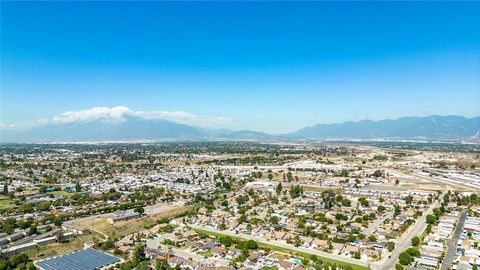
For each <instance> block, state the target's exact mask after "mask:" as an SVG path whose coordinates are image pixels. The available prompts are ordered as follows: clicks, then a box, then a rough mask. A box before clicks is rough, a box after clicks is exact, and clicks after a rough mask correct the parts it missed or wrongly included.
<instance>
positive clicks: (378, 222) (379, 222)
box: [363, 209, 393, 236]
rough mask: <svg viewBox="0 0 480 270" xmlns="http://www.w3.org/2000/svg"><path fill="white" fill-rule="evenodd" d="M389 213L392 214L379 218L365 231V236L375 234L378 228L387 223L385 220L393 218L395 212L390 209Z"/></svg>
mask: <svg viewBox="0 0 480 270" xmlns="http://www.w3.org/2000/svg"><path fill="white" fill-rule="evenodd" d="M388 211H390V212H388V213H386V214H385V216H383V217H381V218H378V219H377V220H376V221H375V222H374V223H373V224H371V225H370V226H368V228H366V229H365V230H363V234H365V235H367V236H368V235H371V234H373V233H374V232H375V231H376V230H377V229H378V227H380V225H382V224H383V223H384V222H385V220H387V219H391V218H393V210H392V209H389V210H388Z"/></svg>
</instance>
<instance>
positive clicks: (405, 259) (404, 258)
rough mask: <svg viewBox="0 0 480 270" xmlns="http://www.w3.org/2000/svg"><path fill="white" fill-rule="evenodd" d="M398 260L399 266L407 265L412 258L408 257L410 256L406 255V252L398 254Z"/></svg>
mask: <svg viewBox="0 0 480 270" xmlns="http://www.w3.org/2000/svg"><path fill="white" fill-rule="evenodd" d="M398 260H399V262H400V264H401V265H405V266H407V265H409V264H410V263H412V262H413V257H412V256H410V254H408V253H407V252H405V251H404V252H402V253H400V255H399V256H398Z"/></svg>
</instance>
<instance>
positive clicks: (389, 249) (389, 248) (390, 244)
mask: <svg viewBox="0 0 480 270" xmlns="http://www.w3.org/2000/svg"><path fill="white" fill-rule="evenodd" d="M394 249H395V243H394V242H388V243H387V250H388V251H389V252H392V251H393V250H394Z"/></svg>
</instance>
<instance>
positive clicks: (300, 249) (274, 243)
mask: <svg viewBox="0 0 480 270" xmlns="http://www.w3.org/2000/svg"><path fill="white" fill-rule="evenodd" d="M188 226H189V227H191V228H194V229H201V230H206V231H211V232H217V233H221V234H225V235H230V236H232V237H238V238H244V239H247V240H248V239H251V240H255V241H256V242H259V243H264V244H267V245H272V246H277V247H281V248H287V249H291V250H294V251H298V252H304V253H308V254H313V255H317V256H319V257H324V258H328V259H332V260H337V261H343V262H346V263H351V264H356V265H360V266H363V267H367V268H369V267H370V263H367V262H364V261H360V260H357V259H353V258H349V257H345V256H340V255H335V254H330V253H327V252H323V251H320V250H316V249H311V248H305V247H296V246H294V245H290V244H287V243H283V242H278V241H268V240H266V239H264V238H262V237H258V236H253V235H245V234H239V233H234V232H231V231H220V230H217V229H214V228H210V227H205V226H196V225H188Z"/></svg>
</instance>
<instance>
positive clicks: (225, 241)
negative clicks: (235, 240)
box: [218, 235, 232, 247]
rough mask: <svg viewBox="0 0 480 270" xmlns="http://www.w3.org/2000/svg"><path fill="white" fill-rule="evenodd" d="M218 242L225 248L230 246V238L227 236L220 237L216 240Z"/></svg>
mask: <svg viewBox="0 0 480 270" xmlns="http://www.w3.org/2000/svg"><path fill="white" fill-rule="evenodd" d="M218 241H219V242H220V244H222V245H225V246H227V247H229V246H231V245H232V237H230V236H228V235H227V236H220V237H219V238H218Z"/></svg>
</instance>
